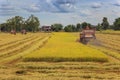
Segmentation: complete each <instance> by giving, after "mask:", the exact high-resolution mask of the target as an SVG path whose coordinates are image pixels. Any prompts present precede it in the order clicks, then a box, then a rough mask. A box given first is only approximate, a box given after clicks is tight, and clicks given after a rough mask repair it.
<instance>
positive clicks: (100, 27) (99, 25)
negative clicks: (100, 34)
mask: <svg viewBox="0 0 120 80" xmlns="http://www.w3.org/2000/svg"><path fill="white" fill-rule="evenodd" d="M96 30H97V31H101V30H102V26H101V24H100V23H98V25H97V26H96Z"/></svg>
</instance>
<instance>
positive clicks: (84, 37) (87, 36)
mask: <svg viewBox="0 0 120 80" xmlns="http://www.w3.org/2000/svg"><path fill="white" fill-rule="evenodd" d="M92 39H96V36H95V28H92V29H91V28H90V27H88V26H87V27H86V28H85V29H83V30H82V32H81V33H80V42H82V43H84V44H87V43H88V42H89V41H90V40H92Z"/></svg>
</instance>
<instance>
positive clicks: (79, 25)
mask: <svg viewBox="0 0 120 80" xmlns="http://www.w3.org/2000/svg"><path fill="white" fill-rule="evenodd" d="M80 30H81V24H80V23H77V25H76V31H80Z"/></svg>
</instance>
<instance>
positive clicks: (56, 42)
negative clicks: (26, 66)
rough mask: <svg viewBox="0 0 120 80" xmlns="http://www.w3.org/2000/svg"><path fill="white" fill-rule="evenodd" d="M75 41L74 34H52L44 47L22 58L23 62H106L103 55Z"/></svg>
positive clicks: (105, 57)
mask: <svg viewBox="0 0 120 80" xmlns="http://www.w3.org/2000/svg"><path fill="white" fill-rule="evenodd" d="M77 39H78V37H76V36H75V34H74V33H62V32H61V33H53V35H52V37H51V38H50V39H49V40H48V43H47V44H46V45H45V46H44V47H42V48H41V49H39V50H36V51H34V52H31V53H30V54H29V55H26V56H24V61H53V62H54V61H55V62H61V61H95V62H106V61H108V59H107V56H106V55H105V54H104V53H102V52H100V51H98V50H96V49H93V48H90V47H87V46H86V45H83V44H81V43H79V42H77Z"/></svg>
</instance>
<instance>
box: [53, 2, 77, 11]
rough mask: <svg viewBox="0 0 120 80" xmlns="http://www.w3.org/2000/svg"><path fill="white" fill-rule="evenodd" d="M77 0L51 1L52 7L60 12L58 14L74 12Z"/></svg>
mask: <svg viewBox="0 0 120 80" xmlns="http://www.w3.org/2000/svg"><path fill="white" fill-rule="evenodd" d="M77 2H78V0H53V1H52V3H53V5H54V6H55V7H56V8H57V9H58V10H59V11H60V12H72V11H75V9H76V6H75V4H76V3H77Z"/></svg>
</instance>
